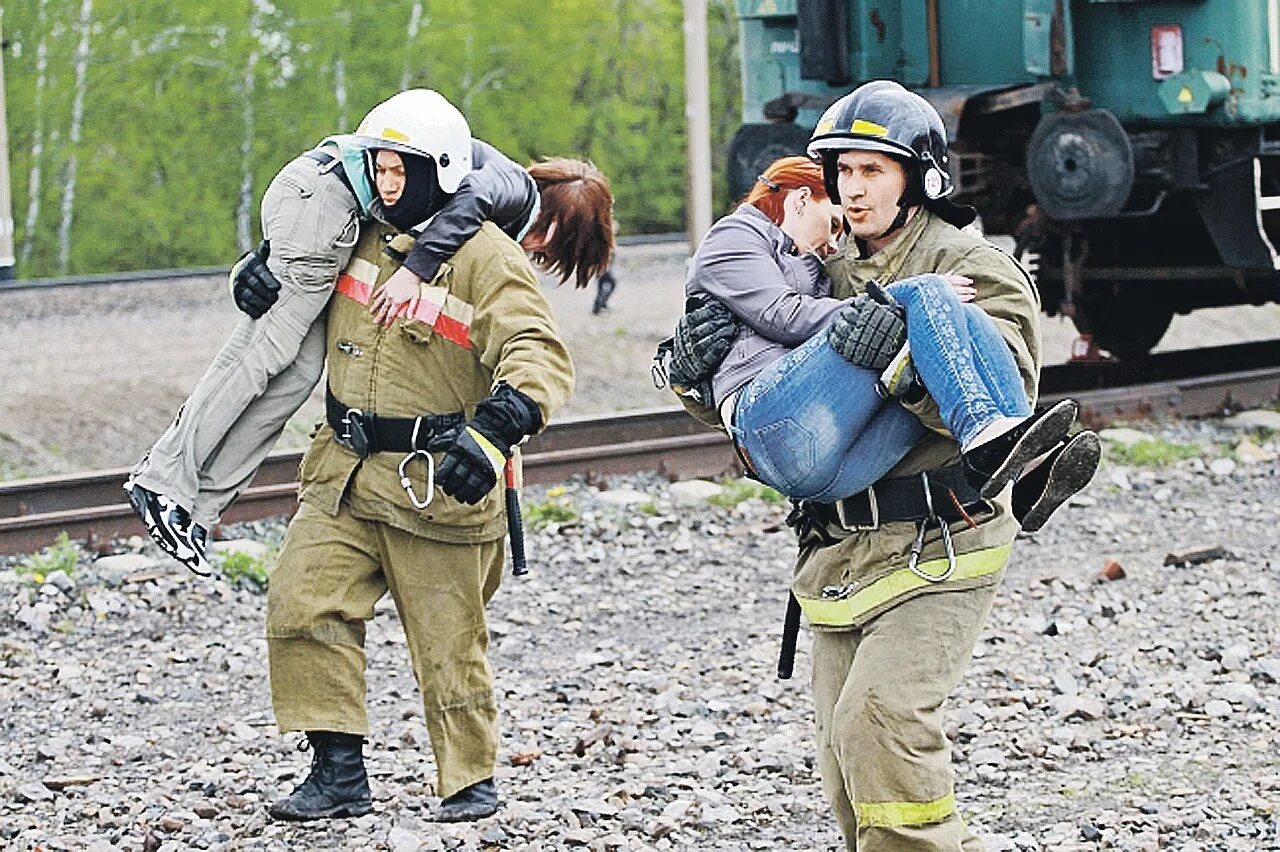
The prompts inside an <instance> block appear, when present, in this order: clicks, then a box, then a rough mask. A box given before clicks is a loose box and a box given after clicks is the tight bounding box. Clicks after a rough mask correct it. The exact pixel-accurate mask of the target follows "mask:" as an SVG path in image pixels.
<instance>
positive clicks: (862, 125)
mask: <svg viewBox="0 0 1280 852" xmlns="http://www.w3.org/2000/svg"><path fill="white" fill-rule="evenodd" d="M849 132H850V133H857V134H858V135H859V136H888V135H889V128H887V127H885V126H884V125H883V124H876V123H875V122H874V121H867V120H866V119H863V118H855V119H854V120H853V125H852V126H851V127H850V128H849Z"/></svg>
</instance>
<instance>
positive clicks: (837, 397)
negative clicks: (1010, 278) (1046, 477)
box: [730, 275, 1031, 502]
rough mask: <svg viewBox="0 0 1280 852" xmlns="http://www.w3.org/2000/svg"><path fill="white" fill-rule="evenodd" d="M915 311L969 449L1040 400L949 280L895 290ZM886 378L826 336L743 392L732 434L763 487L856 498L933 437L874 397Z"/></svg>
mask: <svg viewBox="0 0 1280 852" xmlns="http://www.w3.org/2000/svg"><path fill="white" fill-rule="evenodd" d="M887 289H888V290H889V292H890V293H891V294H892V295H893V297H894V298H895V299H897V300H898V301H899V302H900V303H901V304H902V305H903V306H904V307H905V308H906V313H907V340H908V342H909V344H910V346H911V359H912V363H913V364H914V365H915V368H916V372H917V373H918V374H919V376H920V379H921V381H923V382H924V385H925V387H926V388H928V390H929V393H930V395H931V396H932V397H933V398H934V400H935V401H936V402H937V403H938V409H939V411H940V412H941V414H942V419H943V422H944V423H946V424H947V427H948V428H949V429H950V430H951V433H952V434H953V435H955V436H956V437H957V438H958V439H959V440H960V441H961V443H965V442H967V441H968V439H970V438H972V437H973V436H974V435H976V434H977V433H978V432H979V431H981V430H982V429H983V428H985V427H986V426H988V425H990V424H991V423H992V422H993V421H994V420H996V419H997V418H999V417H1017V416H1025V415H1027V414H1030V413H1031V405H1030V403H1029V401H1028V400H1027V396H1026V393H1025V391H1024V390H1023V386H1022V377H1021V376H1020V375H1019V373H1018V366H1017V362H1016V361H1015V360H1014V358H1013V353H1012V352H1011V351H1010V350H1009V347H1008V346H1007V345H1006V344H1005V342H1004V339H1003V338H1002V337H1001V336H1000V332H999V331H997V329H996V326H995V323H994V322H992V320H991V318H990V317H989V316H987V315H986V314H985V313H984V312H983V311H982V309H981V308H979V307H977V306H976V305H972V304H964V303H962V302H960V300H959V299H957V298H956V295H955V291H954V290H952V289H951V285H950V284H948V283H947V282H946V280H945V279H944V278H942V277H941V276H939V275H921V276H916V277H914V278H908V279H906V280H904V281H900V282H898V283H896V284H893V285H890V286H889V287H888V288H887ZM878 378H879V376H878V375H877V374H876V373H874V372H872V371H871V370H867V369H865V368H863V367H858V366H856V365H854V364H851V363H849V362H848V361H846V360H845V359H844V357H843V356H841V355H840V354H839V353H838V352H836V351H835V350H834V349H832V348H831V344H830V343H828V342H827V333H826V330H825V329H824V330H823V331H820V332H818V333H817V334H815V335H814V336H813V337H812V338H810V339H809V340H808V341H806V342H805V343H804V344H802V345H800V346H798V347H797V348H795V349H793V350H792V351H791V352H788V353H787V354H786V355H784V356H783V357H782V358H779V359H778V360H777V361H774V362H773V363H772V364H770V365H769V366H767V367H765V368H764V369H763V370H761V371H760V373H759V374H758V375H757V376H756V377H755V378H754V379H752V380H751V381H750V382H748V383H747V384H746V385H744V386H743V388H742V390H741V392H740V393H739V394H738V400H737V402H736V403H735V406H734V416H733V424H732V425H731V426H730V434H732V436H733V439H734V441H736V442H737V443H738V446H739V447H740V448H741V449H742V450H743V452H744V453H745V454H746V456H747V458H748V459H749V461H750V463H751V466H752V467H753V468H754V470H755V473H756V475H757V476H758V477H759V478H760V480H761V481H762V482H764V483H765V484H766V485H769V486H771V487H773V488H776V489H777V490H779V491H781V492H782V493H783V494H786V495H787V496H788V497H794V498H796V499H803V500H817V501H822V502H827V501H831V500H838V499H840V498H841V497H848V496H849V495H850V494H856V493H857V492H859V491H862V490H863V489H865V488H867V487H868V486H869V485H872V484H873V483H875V482H876V481H877V480H879V479H880V478H881V477H883V476H884V475H885V474H886V473H888V472H889V471H890V470H891V469H892V468H893V466H894V465H895V464H897V463H898V462H899V461H900V460H901V459H902V457H903V456H905V455H906V454H907V452H908V451H910V449H911V448H912V447H914V446H915V445H916V443H917V442H919V440H920V439H921V438H923V437H924V435H925V434H926V432H927V430H926V429H925V427H924V426H923V425H922V424H921V423H920V421H919V419H918V418H917V417H916V416H915V415H914V414H912V413H911V412H909V411H907V410H906V409H904V408H903V407H902V406H901V405H899V404H898V403H897V402H895V401H892V400H884V399H882V398H881V397H880V396H879V394H878V393H877V392H876V381H877V379H878Z"/></svg>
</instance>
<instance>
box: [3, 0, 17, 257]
mask: <svg viewBox="0 0 1280 852" xmlns="http://www.w3.org/2000/svg"><path fill="white" fill-rule="evenodd" d="M7 46H8V45H7V44H6V42H5V40H4V7H3V6H0V281H8V280H10V279H12V278H13V265H14V258H13V203H12V201H11V199H10V198H9V122H8V119H7V118H6V116H5V112H4V52H5V48H6V47H7Z"/></svg>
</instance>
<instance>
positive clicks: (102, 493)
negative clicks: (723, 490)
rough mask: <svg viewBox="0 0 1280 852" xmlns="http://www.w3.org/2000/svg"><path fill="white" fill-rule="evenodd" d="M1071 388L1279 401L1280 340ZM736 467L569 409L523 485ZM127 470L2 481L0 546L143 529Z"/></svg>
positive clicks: (1182, 405)
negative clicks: (125, 487)
mask: <svg viewBox="0 0 1280 852" xmlns="http://www.w3.org/2000/svg"><path fill="white" fill-rule="evenodd" d="M1206 368H1209V369H1206ZM1066 396H1071V397H1073V398H1075V399H1077V400H1078V401H1079V402H1080V406H1081V419H1082V420H1083V421H1084V422H1085V423H1087V424H1089V425H1091V426H1095V427H1097V426H1103V425H1106V424H1107V423H1110V422H1114V421H1116V420H1136V419H1141V418H1145V417H1150V416H1153V415H1157V416H1158V415H1169V416H1173V415H1177V416H1206V415H1212V414H1218V413H1222V412H1225V411H1232V410H1239V409H1242V408H1253V407H1259V406H1266V405H1271V404H1274V403H1275V402H1276V401H1277V400H1280V340H1272V341H1263V342H1260V343H1247V344H1237V345H1233V346H1222V347H1215V348H1211V349H1199V350H1186V351H1182V352H1167V353H1161V354H1159V355H1154V356H1151V357H1149V358H1147V359H1144V360H1143V361H1142V362H1124V363H1099V364H1079V363H1075V364H1060V365H1055V366H1050V367H1047V368H1045V370H1044V371H1043V373H1042V375H1041V395H1040V402H1041V403H1042V404H1048V403H1051V402H1054V401H1056V400H1059V399H1062V398H1063V397H1066ZM301 456H302V454H301V452H298V451H288V452H279V453H273V454H272V455H270V456H269V457H268V458H267V461H266V463H265V464H264V465H263V466H262V468H261V470H260V471H259V472H258V475H257V477H256V478H255V479H254V480H253V483H252V484H251V485H250V487H249V488H248V489H247V490H246V491H245V493H244V494H242V495H241V496H240V498H239V499H238V500H237V501H236V502H235V504H234V505H233V506H232V507H231V508H230V509H229V510H228V512H227V513H226V516H225V518H224V520H225V522H227V523H235V522H240V521H248V520H258V519H262V518H266V517H271V516H274V515H280V514H285V513H289V512H292V511H293V509H294V508H295V507H296V505H297V504H296V495H297V488H298V485H297V482H296V474H297V469H298V463H299V461H300V460H301ZM734 470H737V460H736V458H735V456H734V454H733V451H732V447H731V446H730V444H729V442H728V440H727V438H725V436H724V435H723V434H721V433H720V432H716V431H712V430H709V429H706V428H705V427H703V426H701V425H700V424H699V423H697V422H696V421H695V420H693V419H692V418H690V417H689V416H688V415H686V414H685V413H684V411H683V410H682V409H680V408H678V407H672V408H657V409H649V410H644V411H635V412H627V413H622V414H607V415H593V416H587V417H577V418H571V419H567V420H564V421H561V422H559V423H554V424H552V425H551V427H550V428H548V429H547V430H546V431H545V432H544V433H543V434H541V435H538V436H537V437H535V438H533V439H532V440H530V441H529V443H528V444H526V445H525V448H524V471H525V481H526V482H527V483H529V484H545V483H552V482H562V481H564V480H566V479H569V478H570V477H573V476H586V477H588V478H599V477H604V476H612V475H623V474H630V473H638V472H642V471H654V472H658V473H661V474H662V475H664V476H667V477H668V478H671V479H685V478H690V477H700V476H715V475H717V474H721V473H726V472H729V471H734ZM127 473H128V471H127V470H125V469H123V468H121V469H118V470H107V471H96V472H92V473H85V474H74V475H66V476H46V477H40V478H36V479H26V480H19V481H15V482H8V483H0V553H24V552H28V551H31V550H35V549H37V548H39V547H42V546H44V545H46V544H49V543H50V542H51V541H53V540H54V538H55V537H56V536H57V534H58V533H59V532H66V533H67V534H68V535H70V536H72V537H73V538H91V537H96V538H97V539H99V540H102V539H109V538H113V537H116V536H121V535H132V534H137V533H141V532H142V531H143V530H142V527H141V524H140V523H139V522H138V520H137V519H136V518H135V517H134V515H133V513H132V511H131V510H130V509H129V507H128V505H127V504H126V503H125V502H124V493H123V491H122V490H121V487H120V486H121V484H122V483H123V482H124V479H125V476H126V475H127Z"/></svg>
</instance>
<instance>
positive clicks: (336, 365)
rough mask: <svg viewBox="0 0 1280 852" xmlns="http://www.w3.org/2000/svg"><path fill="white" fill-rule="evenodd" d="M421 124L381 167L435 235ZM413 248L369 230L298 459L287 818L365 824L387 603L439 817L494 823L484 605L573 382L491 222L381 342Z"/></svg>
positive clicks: (279, 642)
mask: <svg viewBox="0 0 1280 852" xmlns="http://www.w3.org/2000/svg"><path fill="white" fill-rule="evenodd" d="M459 118H460V116H459ZM415 126H416V125H415V117H414V116H413V115H407V116H405V117H404V118H403V120H402V121H399V122H395V123H393V125H389V126H388V127H387V128H386V130H385V131H383V132H384V133H385V135H386V138H387V139H388V140H399V142H400V143H401V144H399V145H394V146H392V147H391V148H389V149H388V150H387V151H379V152H377V161H376V162H377V173H376V184H377V188H378V192H379V194H380V195H381V196H382V197H383V200H384V202H385V203H388V204H389V205H393V206H398V205H399V204H404V203H417V204H421V205H423V210H422V212H423V213H424V215H423V216H422V217H421V219H419V221H422V220H425V219H426V218H427V217H428V216H429V215H431V213H432V212H434V208H433V206H432V203H431V201H430V199H431V195H432V194H431V193H430V192H429V191H427V192H425V193H424V187H423V186H422V185H420V184H419V185H415V180H421V179H423V175H424V172H423V170H422V169H421V168H420V167H421V165H422V164H421V163H418V162H416V161H415V160H414V159H413V158H414V156H415V155H414V154H413V153H411V151H412V145H413V139H414V132H415ZM462 126H463V127H465V123H464V124H463V125H462ZM437 127H438V123H437ZM384 155H389V156H384ZM397 160H398V161H400V162H399V163H397ZM428 162H429V161H428ZM405 165H407V166H408V168H404V166H405ZM415 175H416V176H417V177H416V178H415ZM426 178H427V182H428V184H429V178H430V173H429V172H427V173H426ZM427 189H428V190H429V186H428V187H427ZM388 195H390V196H391V198H390V200H389V201H388ZM424 199H426V200H425V201H424ZM411 244H412V237H411V236H409V235H407V234H400V235H397V232H396V230H395V229H394V228H392V227H390V226H387V225H382V224H376V223H375V224H372V225H367V226H366V227H365V228H364V229H363V231H362V233H361V236H360V239H359V241H358V242H357V244H356V246H355V249H354V251H353V254H352V259H351V261H350V263H349V264H348V266H347V268H346V270H345V271H344V272H343V273H342V274H341V275H340V276H339V279H338V284H337V292H336V294H335V295H334V297H333V301H332V303H331V304H330V307H329V310H328V318H327V319H328V328H327V358H328V369H329V373H328V383H329V384H328V389H327V406H326V408H327V412H326V414H327V416H326V421H327V422H326V423H325V424H324V425H323V426H321V428H320V429H319V431H318V432H317V434H316V436H315V438H314V440H313V442H312V444H311V447H310V448H309V449H308V451H307V454H306V456H305V458H304V459H303V462H302V469H301V472H300V478H301V483H302V487H301V493H300V502H301V508H300V510H299V512H298V514H297V515H296V516H295V517H294V519H293V521H292V522H291V523H290V525H289V531H288V535H287V536H286V539H285V543H284V548H283V550H282V552H281V555H280V563H279V567H278V568H277V569H276V571H275V573H274V574H273V575H272V577H271V585H270V592H269V595H268V603H267V644H268V652H269V662H270V674H271V696H272V704H273V706H274V709H275V714H276V721H277V723H278V725H279V727H280V729H281V730H282V731H305V732H306V735H307V739H308V741H309V742H310V746H311V749H312V765H311V772H310V774H309V775H308V777H307V778H306V779H305V780H304V781H303V782H302V783H301V784H300V785H298V787H297V788H296V789H295V791H294V792H293V794H292V795H290V796H288V797H287V798H285V799H282V800H280V801H278V802H276V803H274V804H273V805H272V806H271V808H270V813H271V815H272V816H274V817H276V818H279V819H294V820H303V819H318V818H325V817H337V816H359V815H361V814H364V813H368V812H369V811H370V810H371V807H372V805H371V801H370V791H369V784H368V779H367V776H366V773H365V769H364V763H363V754H362V746H363V742H364V737H365V736H366V735H367V734H368V730H369V725H368V719H367V716H366V712H365V675H364V669H365V653H364V648H363V642H364V633H365V623H366V622H367V621H368V620H369V619H370V618H372V617H373V614H374V605H375V604H376V603H377V601H378V600H379V599H380V598H381V597H382V596H383V595H384V594H386V593H387V592H390V593H391V596H392V599H393V600H394V602H395V605H396V609H397V612H398V613H399V615H400V619H401V622H402V623H403V625H404V630H405V634H406V636H407V638H408V646H409V653H410V657H411V659H412V663H413V669H414V674H415V676H416V679H417V682H418V685H419V688H420V689H421V691H422V695H423V702H424V709H425V715H426V725H427V730H428V733H429V735H430V739H431V747H432V751H433V752H434V754H435V759H436V764H437V780H436V792H437V793H438V794H439V795H440V796H441V797H442V798H443V802H442V804H441V807H440V809H439V811H438V812H437V818H438V819H440V820H445V821H456V820H471V819H478V818H481V817H484V816H488V815H490V814H492V813H494V811H495V810H496V809H497V802H498V799H497V790H496V787H495V786H494V783H493V772H494V765H495V761H496V757H497V747H498V726H497V709H496V706H495V703H494V696H493V680H492V672H491V670H490V668H489V663H488V660H487V659H486V649H487V646H488V631H487V627H486V623H485V605H486V604H487V603H488V601H489V599H490V598H491V597H492V596H493V594H494V592H495V591H496V590H497V588H498V583H499V579H500V577H501V574H502V566H503V561H504V553H505V547H504V540H503V536H504V535H505V533H506V529H507V526H506V514H505V506H504V500H503V493H502V489H501V488H500V487H499V485H500V483H501V481H502V473H503V468H504V466H505V465H506V464H507V462H508V459H511V458H513V456H514V459H513V461H514V463H515V464H517V465H518V463H519V456H518V453H517V451H516V450H515V447H516V445H517V444H519V443H520V442H521V441H522V440H523V439H524V438H526V437H528V436H529V435H531V434H534V433H536V432H538V431H539V430H541V429H542V428H543V427H544V426H545V424H546V423H547V420H548V418H549V417H550V416H551V414H552V412H554V411H555V410H556V409H557V408H558V407H559V406H561V405H562V404H563V403H564V402H565V401H566V400H567V399H568V397H569V394H570V392H571V390H572V386H573V367H572V364H571V362H570V358H569V354H568V351H567V350H566V348H565V346H564V344H563V342H562V341H561V339H560V337H559V334H558V332H557V329H556V326H555V323H554V321H553V318H552V314H551V310H550V307H549V305H548V304H547V302H546V300H545V299H544V297H543V296H542V294H541V293H540V291H539V288H538V283H537V279H536V277H535V275H534V272H533V270H532V267H531V266H530V265H529V262H528V260H527V259H526V257H525V254H524V252H523V251H522V250H521V248H520V246H519V245H518V244H517V243H516V242H515V241H513V240H512V239H511V238H510V237H508V236H507V235H506V234H504V233H503V232H502V231H501V230H500V229H499V228H498V227H497V226H495V225H493V224H492V223H485V224H484V226H483V227H482V228H481V229H480V231H479V233H477V234H476V235H475V236H474V237H472V238H471V239H470V240H469V241H467V242H466V243H465V244H464V245H463V246H462V247H461V249H460V250H459V251H458V252H457V254H456V255H455V256H454V257H453V259H452V260H451V261H449V262H447V263H445V264H444V265H443V266H442V268H441V271H440V272H439V273H438V274H437V275H436V277H435V278H434V279H433V280H431V281H430V282H424V284H423V286H422V291H421V295H420V298H419V299H418V300H417V301H416V303H415V304H414V305H413V306H412V307H411V312H410V313H409V315H408V316H405V317H403V318H401V319H399V320H397V321H396V322H395V323H394V324H393V325H392V326H391V327H389V328H386V327H383V326H381V325H379V324H378V323H377V322H376V321H375V319H374V317H373V316H372V315H371V314H370V312H369V309H368V307H367V305H368V302H369V300H370V298H371V295H372V294H373V293H374V292H375V291H376V290H377V288H378V287H379V286H380V285H381V284H382V283H383V282H385V281H386V280H387V279H388V278H389V277H390V276H391V274H392V273H393V272H395V271H396V269H398V268H399V266H400V264H401V261H402V260H403V258H404V256H405V252H407V251H408V249H409V247H410V246H411Z"/></svg>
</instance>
